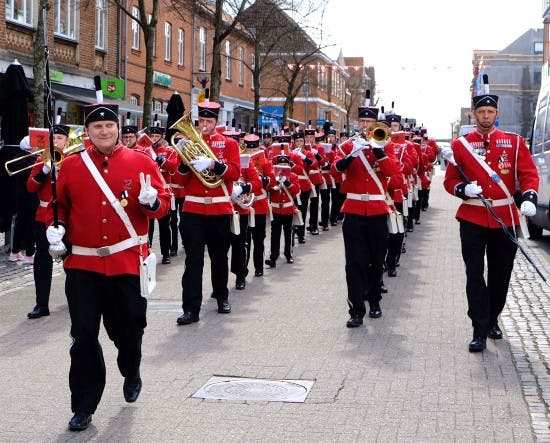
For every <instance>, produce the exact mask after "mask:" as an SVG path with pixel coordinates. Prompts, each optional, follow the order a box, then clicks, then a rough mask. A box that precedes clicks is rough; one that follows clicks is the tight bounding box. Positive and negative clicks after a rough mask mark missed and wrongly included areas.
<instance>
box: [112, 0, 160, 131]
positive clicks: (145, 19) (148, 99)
mask: <svg viewBox="0 0 550 443" xmlns="http://www.w3.org/2000/svg"><path fill="white" fill-rule="evenodd" d="M110 2H111V3H112V4H113V5H115V6H116V7H117V8H118V9H120V10H121V11H122V12H123V13H124V14H126V15H127V16H128V17H130V18H131V19H132V20H134V21H135V22H136V23H137V24H138V26H139V27H140V28H141V30H142V31H143V38H144V40H145V80H144V83H143V122H144V124H148V122H149V121H151V109H152V101H153V100H152V97H153V54H154V46H153V45H154V44H155V32H156V28H157V22H158V12H159V0H151V5H152V7H151V12H150V18H149V16H148V12H147V9H146V5H145V0H138V9H139V17H134V16H133V15H132V13H131V11H129V10H128V9H126V3H125V2H123V1H122V0H110Z"/></svg>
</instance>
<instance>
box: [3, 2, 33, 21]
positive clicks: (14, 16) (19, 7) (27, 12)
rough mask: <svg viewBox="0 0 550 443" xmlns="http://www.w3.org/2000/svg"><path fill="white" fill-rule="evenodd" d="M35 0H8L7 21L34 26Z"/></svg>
mask: <svg viewBox="0 0 550 443" xmlns="http://www.w3.org/2000/svg"><path fill="white" fill-rule="evenodd" d="M32 5H33V0H6V19H7V20H10V21H14V22H17V23H20V24H22V25H29V26H32V24H33V23H32Z"/></svg>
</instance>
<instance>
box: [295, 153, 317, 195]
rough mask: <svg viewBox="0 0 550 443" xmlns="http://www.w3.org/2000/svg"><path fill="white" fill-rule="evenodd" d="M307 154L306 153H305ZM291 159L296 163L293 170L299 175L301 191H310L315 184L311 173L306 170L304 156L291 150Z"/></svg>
mask: <svg viewBox="0 0 550 443" xmlns="http://www.w3.org/2000/svg"><path fill="white" fill-rule="evenodd" d="M304 155H305V154H304ZM290 161H291V162H292V163H293V164H294V165H293V166H292V172H294V173H295V174H296V176H297V177H298V182H299V184H300V192H308V191H311V190H312V189H313V184H312V182H311V179H310V178H309V175H308V174H307V172H306V169H305V167H304V161H303V160H302V158H301V157H300V156H299V155H298V154H296V153H295V152H293V151H291V152H290Z"/></svg>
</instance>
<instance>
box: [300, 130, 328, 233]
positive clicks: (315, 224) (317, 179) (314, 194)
mask: <svg viewBox="0 0 550 443" xmlns="http://www.w3.org/2000/svg"><path fill="white" fill-rule="evenodd" d="M310 123H311V122H310ZM302 153H303V154H305V155H306V157H307V158H308V159H310V160H311V163H309V162H306V161H304V169H305V171H306V173H307V175H308V176H309V180H310V181H311V183H312V184H313V187H314V190H312V191H311V195H310V197H309V222H308V227H307V230H308V231H309V233H310V234H311V235H319V194H320V193H321V185H324V183H325V182H324V180H323V175H322V174H321V165H322V164H323V163H324V162H325V157H324V150H323V148H322V147H321V146H319V145H318V144H317V143H316V142H315V129H312V128H311V125H310V127H309V128H307V129H306V130H305V131H304V149H303V150H302ZM323 187H324V186H323ZM302 217H303V219H304V223H305V222H306V218H305V215H304V214H302Z"/></svg>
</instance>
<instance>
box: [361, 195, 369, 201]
mask: <svg viewBox="0 0 550 443" xmlns="http://www.w3.org/2000/svg"><path fill="white" fill-rule="evenodd" d="M369 200H370V195H369V194H361V201H364V202H368V201H369Z"/></svg>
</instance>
